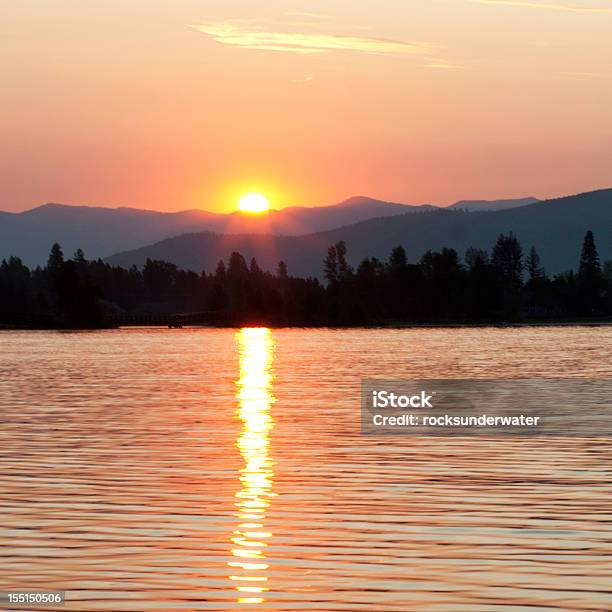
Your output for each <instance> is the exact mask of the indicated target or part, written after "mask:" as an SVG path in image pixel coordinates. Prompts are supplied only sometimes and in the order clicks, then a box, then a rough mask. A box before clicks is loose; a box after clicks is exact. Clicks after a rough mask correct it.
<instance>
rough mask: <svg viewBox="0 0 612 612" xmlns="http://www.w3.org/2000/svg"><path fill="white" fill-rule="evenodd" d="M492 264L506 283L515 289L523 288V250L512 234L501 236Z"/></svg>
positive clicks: (494, 248) (494, 251)
mask: <svg viewBox="0 0 612 612" xmlns="http://www.w3.org/2000/svg"><path fill="white" fill-rule="evenodd" d="M491 263H492V264H493V266H494V267H495V268H496V269H497V271H498V272H499V274H500V276H501V278H502V279H503V280H504V281H506V282H507V283H508V284H510V285H514V286H515V287H520V286H521V284H522V274H523V249H522V248H521V245H520V243H519V241H518V240H517V239H516V236H515V235H514V234H513V233H512V232H510V234H508V235H507V236H505V235H504V234H500V236H499V238H498V239H497V242H496V243H495V246H494V247H493V257H492V258H491Z"/></svg>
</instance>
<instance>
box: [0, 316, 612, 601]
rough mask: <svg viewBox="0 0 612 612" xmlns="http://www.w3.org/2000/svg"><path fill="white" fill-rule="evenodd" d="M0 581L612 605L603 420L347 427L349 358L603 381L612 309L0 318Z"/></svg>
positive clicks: (196, 595) (70, 590)
mask: <svg viewBox="0 0 612 612" xmlns="http://www.w3.org/2000/svg"><path fill="white" fill-rule="evenodd" d="M0 349H1V350H0V410H1V413H0V414H1V415H2V429H1V431H0V515H1V516H2V520H1V525H2V526H1V530H0V546H1V549H0V553H1V556H2V561H1V564H2V572H1V574H0V590H1V589H4V590H6V589H8V588H17V587H22V588H24V587H28V586H29V587H32V588H38V589H49V590H50V589H59V590H65V591H66V593H67V598H68V600H69V601H68V602H67V603H66V606H65V607H64V608H59V609H65V610H71V611H73V610H82V611H95V610H110V611H113V612H121V611H128V610H139V611H153V610H232V609H239V610H265V611H266V612H274V611H281V610H282V611H290V610H291V611H293V610H302V609H307V610H309V609H316V610H326V611H335V610H345V611H350V612H357V611H359V610H369V611H370V610H372V611H374V610H376V611H385V612H387V611H389V612H392V611H396V610H398V611H406V610H419V611H421V610H427V611H448V612H460V611H461V610H483V611H496V610H500V611H501V610H503V611H505V612H508V611H514V610H551V609H552V610H554V609H563V610H605V609H611V608H612V586H611V585H612V544H611V524H612V484H611V465H612V456H611V455H612V453H611V448H610V441H609V439H601V438H599V439H579V438H547V439H541V438H519V437H507V438H501V439H494V438H487V437H484V438H483V437H458V438H443V437H415V436H396V437H393V438H385V437H378V436H373V437H372V436H363V435H361V433H360V412H359V410H360V383H361V380H362V379H364V378H368V377H370V378H376V377H382V378H458V379H466V378H485V379H486V378H490V379H495V378H534V377H553V378H556V377H562V378H571V377H576V378H599V379H604V378H612V358H611V349H612V328H610V327H600V328H589V327H550V328H544V327H541V328H537V327H531V328H508V329H502V328H499V329H497V328H479V329H474V328H471V329H470V328H465V329H463V328H457V329H403V330H392V329H369V330H363V329H362V330H325V329H319V330H313V329H310V330H304V329H279V330H267V329H263V328H259V329H258V328H252V329H243V330H234V329H179V330H167V329H153V328H151V329H145V328H142V329H135V328H134V329H120V330H112V331H99V332H81V333H77V332H74V333H68V332H66V333H60V332H29V331H23V332H21V331H15V332H8V331H5V332H0Z"/></svg>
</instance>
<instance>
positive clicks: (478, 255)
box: [465, 247, 489, 271]
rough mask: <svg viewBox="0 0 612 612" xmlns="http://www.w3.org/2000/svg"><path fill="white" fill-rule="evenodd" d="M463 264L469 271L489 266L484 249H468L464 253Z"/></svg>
mask: <svg viewBox="0 0 612 612" xmlns="http://www.w3.org/2000/svg"><path fill="white" fill-rule="evenodd" d="M465 263H466V265H467V267H468V268H469V269H470V271H474V270H476V269H478V268H482V267H483V266H486V265H488V264H489V254H488V253H487V252H486V251H485V250H484V249H476V248H474V247H469V248H468V249H466V251H465Z"/></svg>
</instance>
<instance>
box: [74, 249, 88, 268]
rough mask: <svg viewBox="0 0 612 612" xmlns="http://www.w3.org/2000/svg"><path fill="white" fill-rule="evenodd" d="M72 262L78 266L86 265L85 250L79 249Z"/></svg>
mask: <svg viewBox="0 0 612 612" xmlns="http://www.w3.org/2000/svg"><path fill="white" fill-rule="evenodd" d="M72 261H74V262H76V263H78V264H84V263H86V259H85V253H84V252H83V249H77V250H76V251H75V252H74V255H73V256H72Z"/></svg>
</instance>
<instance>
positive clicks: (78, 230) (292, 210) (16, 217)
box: [0, 196, 534, 266]
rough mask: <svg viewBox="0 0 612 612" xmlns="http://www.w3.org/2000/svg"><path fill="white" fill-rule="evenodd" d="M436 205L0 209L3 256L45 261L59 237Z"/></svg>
mask: <svg viewBox="0 0 612 612" xmlns="http://www.w3.org/2000/svg"><path fill="white" fill-rule="evenodd" d="M532 201H534V199H533V198H528V199H518V200H494V201H461V202H457V203H456V204H454V205H453V206H452V207H460V208H462V209H468V210H474V209H485V208H487V209H488V208H495V207H507V206H523V205H525V204H527V203H531V202H532ZM435 208H436V207H434V206H431V205H420V206H418V205H417V206H415V205H410V204H399V203H395V202H383V201H380V200H375V199H372V198H368V197H364V196H356V197H352V198H349V199H348V200H345V201H344V202H341V203H340V204H335V205H332V206H320V207H298V206H293V207H288V208H284V209H282V210H272V211H270V212H269V213H267V214H264V215H261V216H253V215H248V214H244V213H229V214H219V213H211V212H207V211H204V210H187V211H182V212H173V213H164V212H158V211H151V210H140V209H135V208H105V207H95V206H67V205H63V204H45V205H43V206H39V207H37V208H33V209H31V210H27V211H24V212H20V213H9V212H2V211H0V260H1V259H2V258H6V257H9V256H11V255H17V256H19V257H20V258H21V259H22V260H23V261H24V263H25V264H27V265H29V266H36V265H44V263H45V262H46V259H47V256H48V253H49V248H50V246H51V244H52V243H53V242H59V243H60V244H61V246H62V247H63V249H64V252H65V253H66V254H67V255H71V254H72V253H73V252H74V251H75V250H76V249H77V248H82V249H83V250H84V251H85V254H86V256H87V257H88V258H90V259H94V258H98V257H107V256H110V255H112V254H113V253H117V252H120V251H125V250H128V249H136V248H140V247H145V246H147V245H150V244H151V243H155V242H158V241H160V240H163V239H165V238H170V237H173V236H178V235H180V234H184V233H187V232H200V231H209V232H214V233H217V234H246V233H248V234H272V235H276V236H294V235H305V234H312V233H316V232H322V231H327V230H332V229H335V228H339V227H343V226H347V225H351V224H354V223H357V222H359V221H365V220H367V219H372V218H380V217H389V216H395V215H399V214H403V213H413V212H424V211H428V210H433V209H435Z"/></svg>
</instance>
